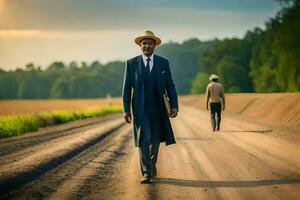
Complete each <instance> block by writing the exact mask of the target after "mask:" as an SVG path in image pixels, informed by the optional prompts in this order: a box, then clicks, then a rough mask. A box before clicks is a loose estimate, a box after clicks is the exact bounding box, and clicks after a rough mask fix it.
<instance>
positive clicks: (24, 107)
mask: <svg viewBox="0 0 300 200" xmlns="http://www.w3.org/2000/svg"><path fill="white" fill-rule="evenodd" d="M121 105H122V101H121V98H103V99H78V100H77V99H76V100H75V99H70V100H67V99H64V100H1V101H0V115H13V114H24V113H40V112H49V111H59V110H63V111H74V110H84V109H88V110H90V109H99V108H101V107H107V106H121Z"/></svg>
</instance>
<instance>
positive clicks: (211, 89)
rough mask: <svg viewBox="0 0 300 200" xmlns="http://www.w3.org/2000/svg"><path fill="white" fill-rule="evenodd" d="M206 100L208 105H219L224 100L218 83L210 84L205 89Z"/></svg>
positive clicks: (222, 89) (221, 87) (221, 86)
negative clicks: (207, 99)
mask: <svg viewBox="0 0 300 200" xmlns="http://www.w3.org/2000/svg"><path fill="white" fill-rule="evenodd" d="M206 98H209V102H210V103H219V102H221V101H222V99H224V98H225V97H224V88H223V85H222V84H221V83H219V82H211V83H209V84H208V85H207V88H206Z"/></svg>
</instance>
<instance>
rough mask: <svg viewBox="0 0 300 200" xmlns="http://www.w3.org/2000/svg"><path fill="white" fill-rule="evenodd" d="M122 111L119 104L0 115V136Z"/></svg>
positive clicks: (8, 135) (18, 133)
mask: <svg viewBox="0 0 300 200" xmlns="http://www.w3.org/2000/svg"><path fill="white" fill-rule="evenodd" d="M117 112H122V108H121V107H120V106H111V107H104V108H101V109H95V110H83V111H53V112H47V113H34V114H23V115H6V116H5V115H3V116H0V138H5V137H11V136H16V135H20V134H24V133H28V132H34V131H37V130H38V129H39V128H40V127H45V126H49V125H54V124H62V123H67V122H70V121H74V120H78V119H85V118H91V117H97V116H103V115H105V114H108V113H117Z"/></svg>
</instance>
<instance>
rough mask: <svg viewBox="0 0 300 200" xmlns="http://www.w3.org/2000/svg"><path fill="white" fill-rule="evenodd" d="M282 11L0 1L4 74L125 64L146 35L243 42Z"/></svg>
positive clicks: (201, 2)
mask: <svg viewBox="0 0 300 200" xmlns="http://www.w3.org/2000/svg"><path fill="white" fill-rule="evenodd" d="M278 10H279V5H278V3H276V2H275V0H151V1H149V0H148V1H146V0H139V1H138V0H0V68H1V69H4V70H14V69H16V68H17V67H19V68H24V66H25V65H26V64H28V63H30V62H33V63H34V64H36V65H38V66H41V67H42V68H45V67H46V66H48V65H49V64H51V63H52V62H54V61H63V62H65V63H66V64H68V63H70V62H72V61H76V62H78V63H80V62H82V61H84V62H87V63H91V62H93V61H95V60H98V61H99V62H101V63H104V64H105V63H107V62H109V61H114V60H126V59H129V58H131V57H134V56H136V55H139V54H140V49H139V47H138V46H137V45H135V44H134V42H133V41H134V38H135V37H136V36H137V35H139V34H140V33H141V32H143V31H145V30H151V31H153V32H154V33H155V35H157V36H158V37H160V38H161V39H162V42H163V43H166V42H170V41H172V42H179V43H181V42H183V41H185V40H187V39H189V38H198V39H199V40H210V39H214V38H219V39H223V38H232V37H239V38H241V37H243V35H244V34H245V33H246V31H248V30H252V29H254V28H255V27H260V28H264V23H265V22H266V21H267V20H268V19H270V18H271V17H274V16H275V15H276V12H277V11H278Z"/></svg>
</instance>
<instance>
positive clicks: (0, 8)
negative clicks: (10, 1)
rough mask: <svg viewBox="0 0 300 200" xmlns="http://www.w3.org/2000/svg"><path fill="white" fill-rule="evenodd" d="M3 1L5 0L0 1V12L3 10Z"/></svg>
mask: <svg viewBox="0 0 300 200" xmlns="http://www.w3.org/2000/svg"><path fill="white" fill-rule="evenodd" d="M5 1H6V0H0V12H2V11H3V10H4V5H5Z"/></svg>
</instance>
